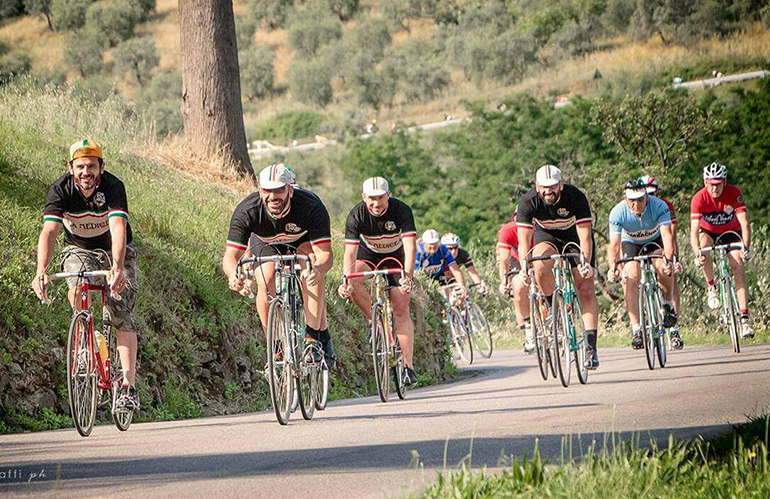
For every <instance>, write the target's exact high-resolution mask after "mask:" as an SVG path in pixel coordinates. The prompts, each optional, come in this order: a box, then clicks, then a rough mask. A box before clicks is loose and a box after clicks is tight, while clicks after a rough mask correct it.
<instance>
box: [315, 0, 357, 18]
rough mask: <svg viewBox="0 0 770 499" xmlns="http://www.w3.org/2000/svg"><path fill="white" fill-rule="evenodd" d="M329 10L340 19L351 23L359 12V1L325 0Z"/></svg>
mask: <svg viewBox="0 0 770 499" xmlns="http://www.w3.org/2000/svg"><path fill="white" fill-rule="evenodd" d="M324 1H325V2H326V4H327V5H328V6H329V9H330V10H331V11H332V12H334V14H336V15H337V17H339V18H340V21H343V22H344V21H349V20H350V19H351V18H352V17H353V16H354V15H355V14H356V12H358V4H359V0H324Z"/></svg>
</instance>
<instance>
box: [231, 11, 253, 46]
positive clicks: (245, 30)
mask: <svg viewBox="0 0 770 499" xmlns="http://www.w3.org/2000/svg"><path fill="white" fill-rule="evenodd" d="M256 32H257V21H256V19H254V18H253V17H252V16H236V18H235V38H236V41H237V42H238V50H239V52H240V51H244V50H248V49H249V48H250V47H251V45H252V41H253V39H254V33H256Z"/></svg>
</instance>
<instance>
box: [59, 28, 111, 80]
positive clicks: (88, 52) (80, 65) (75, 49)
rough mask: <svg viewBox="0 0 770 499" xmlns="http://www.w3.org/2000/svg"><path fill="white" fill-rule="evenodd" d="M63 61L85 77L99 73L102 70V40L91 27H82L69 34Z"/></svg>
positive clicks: (69, 67) (65, 43)
mask: <svg viewBox="0 0 770 499" xmlns="http://www.w3.org/2000/svg"><path fill="white" fill-rule="evenodd" d="M62 62H63V63H64V66H65V67H66V68H67V69H75V70H76V71H77V72H78V73H80V76H82V77H83V78H85V77H86V76H88V75H91V74H95V73H98V72H99V71H101V70H102V41H101V40H99V38H98V35H97V34H96V33H94V32H93V31H92V30H90V29H83V28H81V29H79V30H78V31H75V32H73V33H71V34H69V35H67V38H66V41H65V42H64V54H63V55H62Z"/></svg>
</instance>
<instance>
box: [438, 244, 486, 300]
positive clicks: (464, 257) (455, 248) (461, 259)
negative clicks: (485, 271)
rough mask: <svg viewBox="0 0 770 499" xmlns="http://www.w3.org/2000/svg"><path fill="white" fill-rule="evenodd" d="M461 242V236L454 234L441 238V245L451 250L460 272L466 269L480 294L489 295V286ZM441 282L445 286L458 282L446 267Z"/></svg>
mask: <svg viewBox="0 0 770 499" xmlns="http://www.w3.org/2000/svg"><path fill="white" fill-rule="evenodd" d="M460 242H461V240H460V236H458V235H457V234H454V233H452V232H447V233H445V234H443V235H442V236H441V245H442V246H444V247H445V248H446V249H448V250H449V253H450V254H451V255H452V257H453V258H454V259H455V261H456V262H457V266H458V267H459V268H460V270H461V271H462V269H463V267H465V270H467V271H468V275H469V276H471V280H472V281H473V283H474V284H475V285H477V286H478V287H479V292H480V293H481V294H483V295H486V294H488V293H489V289H487V284H486V283H485V282H484V279H482V278H481V276H480V275H479V271H478V270H476V266H475V265H474V264H473V259H472V258H471V254H470V253H468V251H467V250H465V249H463V248H461V247H460ZM441 280H442V282H443V283H444V284H453V283H454V282H456V281H455V278H454V276H453V275H452V273H451V272H450V270H449V267H448V266H444V269H443V275H442V279H441Z"/></svg>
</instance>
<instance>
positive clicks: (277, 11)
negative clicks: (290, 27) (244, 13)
mask: <svg viewBox="0 0 770 499" xmlns="http://www.w3.org/2000/svg"><path fill="white" fill-rule="evenodd" d="M293 5H294V2H293V0H251V1H250V3H249V16H251V18H252V19H254V21H255V22H256V24H257V26H261V25H263V24H264V25H265V27H266V28H268V29H271V30H272V29H278V28H283V27H285V24H286V18H287V16H288V14H289V10H290V9H291V8H292V7H293Z"/></svg>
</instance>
